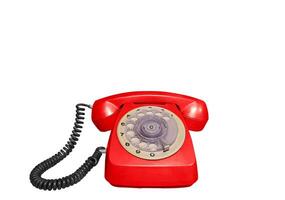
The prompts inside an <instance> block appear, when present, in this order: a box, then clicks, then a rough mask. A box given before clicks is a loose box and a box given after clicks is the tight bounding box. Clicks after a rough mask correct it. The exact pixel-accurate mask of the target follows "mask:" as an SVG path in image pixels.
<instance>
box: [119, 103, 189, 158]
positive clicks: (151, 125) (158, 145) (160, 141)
mask: <svg viewBox="0 0 285 200" xmlns="http://www.w3.org/2000/svg"><path fill="white" fill-rule="evenodd" d="M117 135H118V138H119V141H120V143H121V145H122V146H123V147H124V148H125V149H126V150H127V151H128V152H129V153H131V154H133V155H134V156H137V157H139V158H143V159H148V160H156V159H162V158H166V157H169V156H171V155H173V154H174V153H176V152H177V151H178V150H179V149H180V147H181V146H182V144H183V142H184V139H185V127H184V125H183V123H182V121H181V120H180V119H179V118H178V117H177V116H176V115H175V114H174V113H173V112H171V111H169V110H167V109H165V108H161V107H158V106H142V107H139V108H136V109H133V110H131V111H129V112H128V113H126V114H125V115H124V116H123V117H122V118H121V120H120V121H119V124H118V128H117Z"/></svg>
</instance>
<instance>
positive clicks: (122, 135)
mask: <svg viewBox="0 0 285 200" xmlns="http://www.w3.org/2000/svg"><path fill="white" fill-rule="evenodd" d="M85 108H91V109H92V121H93V122H94V124H95V125H96V127H97V128H98V129H99V130H100V131H109V130H112V132H111V135H110V139H109V142H108V146H107V149H106V165H105V178H106V179H107V180H108V181H109V182H110V183H111V184H112V185H114V186H123V187H184V186H190V185H192V184H193V183H194V182H195V181H196V180H197V178H198V173H197V165H196V159H195V153H194V149H193V144H192V140H191V137H190V134H188V131H189V130H192V131H200V130H202V129H203V128H204V126H205V124H206V123H207V120H208V111H207V107H206V104H205V103H204V102H203V101H202V100H199V99H196V98H193V97H189V96H185V95H181V94H174V93H168V92H149V91H148V92H129V93H123V94H117V95H113V96H109V97H106V98H103V99H99V100H97V101H95V103H94V104H93V106H90V105H87V104H78V105H77V106H76V109H77V110H76V119H75V123H74V127H73V131H72V134H71V136H70V138H69V140H68V142H67V144H66V145H65V146H64V147H63V148H62V149H61V150H60V151H59V152H58V153H57V154H55V155H54V156H52V157H50V158H48V159H47V160H45V161H43V162H41V163H40V164H38V165H37V166H36V167H35V168H34V169H33V170H32V172H31V174H30V181H31V183H32V184H33V185H34V186H35V187H37V188H39V189H43V190H56V189H61V188H66V187H69V186H71V185H73V184H76V183H78V182H79V181H80V180H81V179H82V178H83V177H84V176H85V175H86V174H87V173H88V172H89V171H90V170H91V169H92V168H93V167H94V166H95V165H97V163H98V161H99V159H100V157H101V155H102V153H104V152H105V148H104V147H98V148H97V149H96V150H95V152H94V154H93V155H92V156H90V157H89V158H88V159H87V160H86V161H85V163H84V164H83V165H82V166H81V167H80V168H79V169H77V170H76V171H75V172H74V173H72V174H70V175H69V176H65V177H62V178H58V179H45V178H42V177H41V176H42V174H43V173H44V172H45V171H47V170H48V169H50V168H51V167H53V166H54V165H56V164H57V163H59V162H60V161H62V160H63V159H64V158H65V157H66V156H68V155H69V153H71V151H72V149H73V148H74V146H75V145H76V143H77V141H78V137H79V136H80V132H81V128H82V125H83V120H84V111H85Z"/></svg>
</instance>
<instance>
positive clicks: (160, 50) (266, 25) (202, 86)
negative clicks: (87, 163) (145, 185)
mask: <svg viewBox="0 0 285 200" xmlns="http://www.w3.org/2000/svg"><path fill="white" fill-rule="evenodd" d="M284 10H285V5H284V1H274V0H270V1H269V0H268V1H262V0H258V1H253V0H240V1H226V0H224V1H221V0H218V1H195V2H190V1H167V0H163V1H158V0H144V1H136V0H130V1H126V0H116V1H109V0H106V1H70V0H69V1H60V0H50V1H36V0H35V1H29V0H27V1H13V0H10V1H5V0H4V1H1V3H0V88H1V98H0V110H1V114H0V121H1V128H0V130H1V145H0V155H1V165H0V169H1V172H0V173H1V175H0V179H1V180H0V186H1V192H0V199H16V198H18V199H20V198H29V199H43V200H45V199H63V198H64V199H83V198H84V199H87V198H88V199H89V198H90V199H111V198H112V199H141V200H146V199H186V198H187V199H196V200H197V199H207V198H208V199H210V198H211V199H241V198H243V199H245V198H254V199H257V198H259V199H284V198H285V192H284V180H285V162H284V152H285V147H284V142H285V139H284V134H285V128H284V124H285V123H284V113H285V106H284V102H285V96H284V85H285V81H284V70H283V69H284V67H285V57H284V56H285V39H284V38H285V37H284V36H285V12H284ZM134 90H160V91H169V92H176V93H182V94H186V95H190V96H193V97H197V98H201V99H203V100H205V101H206V102H207V105H208V108H209V114H210V120H209V122H208V124H207V126H206V128H205V129H204V130H203V131H202V132H200V133H194V132H193V133H191V135H192V138H193V142H194V147H195V151H196V156H197V161H198V167H199V180H198V181H197V182H196V183H195V184H194V185H193V186H192V187H189V188H179V189H130V188H116V187H113V186H111V185H110V184H109V183H108V182H107V181H105V179H104V157H103V159H102V160H101V162H100V163H99V165H98V166H97V167H96V168H94V169H93V170H92V171H91V172H90V173H89V174H88V175H87V177H86V178H85V179H83V180H82V182H80V183H79V184H77V185H75V186H73V187H71V188H68V189H65V190H60V191H56V192H45V191H40V190H38V189H35V188H34V187H32V185H31V184H30V183H29V173H30V170H31V169H32V168H33V167H34V166H35V165H36V164H37V163H38V162H40V161H42V160H43V159H45V158H47V157H49V156H51V155H53V154H54V153H56V152H57V151H58V150H59V149H60V148H61V147H62V146H63V145H64V144H65V142H66V140H67V139H68V137H69V134H70V131H71V130H72V126H73V119H74V106H75V104H76V103H78V102H86V103H93V101H94V100H96V99H98V98H102V97H104V96H108V95H112V94H115V93H120V92H127V91H134ZM108 137H109V133H101V132H99V131H98V130H97V129H96V128H95V127H94V125H93V124H92V122H91V120H90V117H87V120H86V126H85V128H84V131H83V134H82V137H81V140H80V142H79V144H78V146H77V148H75V150H74V152H73V153H72V154H71V156H70V157H69V158H68V159H66V160H64V161H63V162H62V163H60V164H59V165H58V166H56V167H55V168H53V169H51V170H50V171H48V172H47V173H46V174H44V176H45V177H49V178H56V177H57V176H63V175H67V174H68V173H71V172H73V171H74V170H75V169H76V168H77V167H78V166H79V165H80V164H81V163H82V162H83V161H84V160H85V159H86V158H87V157H88V156H89V155H90V154H91V153H92V152H93V150H94V149H95V147H96V146H99V145H104V146H105V145H106V143H107V140H108Z"/></svg>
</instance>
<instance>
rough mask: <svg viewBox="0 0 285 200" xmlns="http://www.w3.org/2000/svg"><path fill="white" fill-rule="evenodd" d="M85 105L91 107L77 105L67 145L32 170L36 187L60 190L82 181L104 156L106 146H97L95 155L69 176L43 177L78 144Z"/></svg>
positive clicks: (32, 177) (31, 175)
mask: <svg viewBox="0 0 285 200" xmlns="http://www.w3.org/2000/svg"><path fill="white" fill-rule="evenodd" d="M84 107H87V108H91V106H90V105H87V104H82V103H80V104H77V105H76V118H75V122H74V126H73V131H72V134H71V135H70V138H69V140H68V142H67V143H66V145H65V146H64V147H63V148H62V149H61V150H60V151H59V152H58V153H56V154H55V155H53V156H52V157H50V158H48V159H46V160H44V161H43V162H41V163H40V164H38V165H37V166H36V167H34V169H33V170H32V171H31V173H30V181H31V183H32V185H33V186H35V187H36V188H39V189H42V190H60V189H62V188H66V187H69V186H71V185H74V184H76V183H78V182H79V181H81V179H83V178H84V177H85V176H86V174H87V173H88V172H89V171H90V170H91V169H92V168H93V167H94V166H96V165H97V164H98V162H99V160H100V157H101V156H102V152H104V151H105V147H97V148H96V150H95V152H94V153H93V155H92V156H90V157H89V158H88V159H87V160H86V161H85V162H84V163H83V164H82V165H81V166H80V167H79V168H78V169H77V170H76V171H75V172H73V173H72V174H70V175H68V176H65V177H62V178H58V179H45V178H42V174H43V173H44V172H46V171H47V170H48V169H50V168H52V167H53V166H55V165H56V164H57V163H59V162H60V161H62V160H63V159H64V158H66V157H67V156H68V155H69V154H70V153H71V151H72V149H73V148H74V146H75V145H76V143H77V141H78V139H79V136H80V133H81V132H82V130H81V129H82V128H83V123H84V121H83V120H84V118H85V117H84V115H85V112H84V111H85V108H84Z"/></svg>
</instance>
